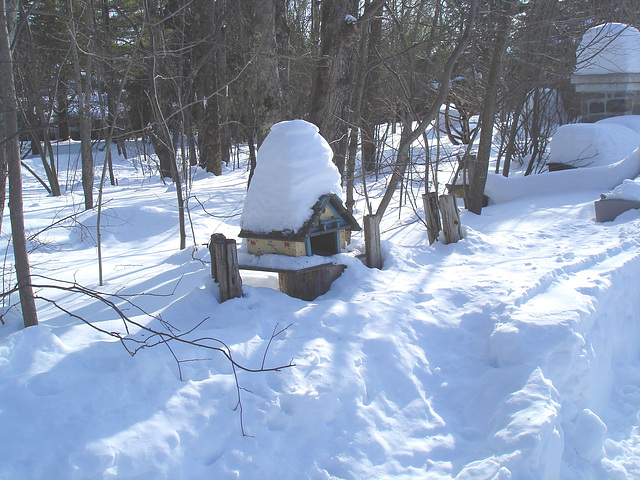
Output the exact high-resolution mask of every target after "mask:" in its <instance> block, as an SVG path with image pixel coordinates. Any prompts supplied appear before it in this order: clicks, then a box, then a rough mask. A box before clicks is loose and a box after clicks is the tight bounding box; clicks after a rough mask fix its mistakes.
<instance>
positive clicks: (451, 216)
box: [440, 195, 462, 245]
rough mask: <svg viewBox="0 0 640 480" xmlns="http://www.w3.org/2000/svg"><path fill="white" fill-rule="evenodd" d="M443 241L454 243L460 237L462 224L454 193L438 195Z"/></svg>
mask: <svg viewBox="0 0 640 480" xmlns="http://www.w3.org/2000/svg"><path fill="white" fill-rule="evenodd" d="M440 211H441V213H442V231H443V234H444V243H445V245H446V244H448V243H455V242H457V241H458V240H460V239H461V238H462V225H461V223H460V213H459V212H458V204H457V203H456V197H455V195H440Z"/></svg>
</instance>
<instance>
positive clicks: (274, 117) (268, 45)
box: [251, 0, 290, 146]
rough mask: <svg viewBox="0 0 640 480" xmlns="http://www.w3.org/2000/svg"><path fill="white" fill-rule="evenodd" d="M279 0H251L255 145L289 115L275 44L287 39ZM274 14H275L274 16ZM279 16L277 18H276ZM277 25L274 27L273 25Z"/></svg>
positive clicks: (284, 74) (281, 70) (279, 47)
mask: <svg viewBox="0 0 640 480" xmlns="http://www.w3.org/2000/svg"><path fill="white" fill-rule="evenodd" d="M280 1H281V0H251V31H252V34H253V51H254V52H255V55H256V57H255V69H254V71H255V78H256V93H255V96H256V101H255V109H256V126H257V134H258V146H260V145H261V144H262V140H264V138H265V137H266V136H267V134H268V133H269V130H270V129H271V127H272V126H273V125H274V124H275V123H277V122H280V121H283V120H287V119H289V117H290V111H289V108H288V106H287V105H288V102H287V98H289V93H288V92H287V93H284V92H283V83H284V84H285V85H286V84H288V82H286V81H284V79H283V78H281V77H282V76H285V77H286V72H284V69H281V66H282V64H281V62H280V61H279V59H278V53H279V52H280V51H282V48H281V45H279V44H278V34H277V32H279V37H280V40H281V41H282V40H283V39H287V40H288V34H286V29H285V28H284V27H283V22H284V23H285V24H286V22H285V19H284V18H283V15H284V6H282V5H280V6H279V7H278V8H277V7H276V4H277V3H279V2H280ZM276 14H278V15H276ZM277 17H280V18H277ZM276 25H278V27H276Z"/></svg>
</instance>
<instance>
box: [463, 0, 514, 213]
mask: <svg viewBox="0 0 640 480" xmlns="http://www.w3.org/2000/svg"><path fill="white" fill-rule="evenodd" d="M514 5H515V0H503V1H502V8H501V13H500V18H499V19H498V24H497V25H496V32H495V34H496V36H495V45H494V49H493V54H492V57H491V65H490V67H489V75H488V78H487V86H486V90H485V95H484V105H483V107H482V110H481V112H480V128H481V130H480V143H479V145H478V154H477V155H478V156H477V162H476V167H475V170H474V175H473V178H471V182H470V185H469V194H468V196H467V198H466V202H465V203H466V205H467V209H468V210H469V211H470V212H473V213H475V214H477V215H480V213H481V212H482V205H483V202H484V187H485V185H486V183H487V173H488V171H489V156H490V155H491V144H492V141H493V124H494V121H495V116H496V111H497V102H498V89H499V83H500V79H501V77H502V60H503V57H504V53H505V51H506V49H507V42H508V40H509V32H510V31H511V22H512V16H511V13H512V11H513V8H514Z"/></svg>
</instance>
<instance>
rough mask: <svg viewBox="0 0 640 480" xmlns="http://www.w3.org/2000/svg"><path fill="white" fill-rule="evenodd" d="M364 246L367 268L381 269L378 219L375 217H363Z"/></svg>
mask: <svg viewBox="0 0 640 480" xmlns="http://www.w3.org/2000/svg"><path fill="white" fill-rule="evenodd" d="M364 246H365V250H366V255H367V267H369V268H378V269H380V268H382V265H383V262H382V246H381V245H380V218H379V217H378V216H376V215H365V217H364Z"/></svg>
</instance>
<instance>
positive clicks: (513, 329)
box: [0, 152, 640, 480]
mask: <svg viewBox="0 0 640 480" xmlns="http://www.w3.org/2000/svg"><path fill="white" fill-rule="evenodd" d="M114 153H115V152H114ZM73 158H74V157H73V155H71V158H70V164H73ZM135 166H137V170H136V169H135V168H134V165H133V164H132V163H131V162H128V161H125V160H124V159H122V158H120V159H119V165H118V167H117V176H118V179H119V185H118V186H114V187H111V186H109V187H107V189H106V200H107V202H108V203H107V204H106V208H105V213H106V214H107V216H106V219H105V222H104V223H105V224H106V225H105V226H104V227H103V228H104V230H105V231H106V234H105V235H106V240H105V244H104V255H105V257H106V260H105V278H106V281H107V284H106V285H105V286H104V287H98V286H97V285H96V283H97V263H96V253H95V242H94V240H93V239H94V237H95V235H94V230H95V213H93V212H86V213H78V215H77V216H76V217H74V218H73V220H69V221H66V222H62V223H61V224H60V225H59V226H58V227H57V228H53V229H49V230H47V231H46V232H43V233H41V234H40V235H38V236H37V237H36V238H34V242H33V246H34V248H35V247H37V248H35V250H34V251H33V252H32V263H33V268H34V272H35V273H36V274H38V275H44V276H47V277H52V278H55V279H58V280H66V281H74V280H75V281H77V282H78V283H79V284H82V285H85V286H87V287H91V288H94V289H97V290H101V291H104V292H112V293H116V292H117V293H118V294H120V295H121V296H122V295H133V296H132V297H126V300H129V301H130V302H131V303H126V302H124V299H123V298H120V299H115V300H116V302H117V304H118V305H119V306H120V307H121V309H122V310H123V311H124V312H125V313H126V314H127V315H128V316H129V317H130V318H132V319H133V320H135V321H137V322H139V323H140V324H143V325H147V326H148V327H151V328H154V329H163V328H165V329H166V328H167V325H171V326H172V327H171V328H172V329H173V331H179V332H181V333H184V332H187V331H189V330H190V329H191V328H193V327H195V326H196V325H197V324H198V323H199V322H201V321H202V320H204V319H206V320H205V321H204V323H203V324H202V325H201V326H200V327H199V328H198V329H197V330H195V331H194V332H193V333H191V334H188V336H189V337H190V338H204V337H214V338H217V339H220V340H223V341H224V342H225V343H226V344H227V345H229V347H230V349H231V351H232V353H233V356H234V359H235V360H236V361H237V362H239V363H241V364H244V365H246V366H249V367H251V368H256V367H260V365H261V364H262V362H263V356H264V352H265V350H266V349H267V346H268V347H269V348H268V355H267V356H266V361H265V366H267V367H274V366H278V365H286V364H287V363H288V362H289V361H290V360H291V359H293V362H294V363H295V367H292V368H288V369H284V370H282V371H280V372H269V373H248V372H242V371H240V372H238V380H239V382H240V385H241V387H242V389H241V390H239V391H238V390H237V389H236V385H235V382H234V376H233V374H232V370H231V369H230V366H229V363H228V362H227V361H226V360H225V359H224V358H223V357H222V355H220V354H219V353H218V352H215V351H210V350H203V349H195V348H191V347H189V346H188V345H181V344H177V343H173V344H172V351H170V350H169V349H168V348H167V347H166V346H163V345H159V346H157V347H154V348H150V349H146V350H142V351H140V352H139V353H138V354H137V355H135V356H133V357H132V356H130V355H129V354H128V353H127V352H126V351H125V350H124V349H123V347H122V345H121V344H120V342H118V341H117V340H115V339H114V338H111V337H108V336H106V335H104V334H102V333H99V332H97V331H95V330H94V329H91V328H90V327H88V326H87V325H85V324H83V323H82V322H81V321H79V320H78V318H75V317H72V316H70V315H68V314H65V313H62V312H61V311H60V310H58V309H56V308H55V306H54V305H53V304H51V303H46V302H44V301H40V303H39V313H40V321H41V324H40V325H39V326H37V327H31V328H29V329H26V330H25V329H21V328H20V322H21V319H20V318H19V314H18V310H17V308H16V307H15V306H13V307H11V308H9V309H8V311H6V313H5V314H4V316H3V318H4V321H5V322H6V325H4V326H0V398H1V399H2V401H1V402H0V425H2V428H1V429H0V445H2V448H0V479H3V480H4V479H17V478H32V479H40V478H42V479H45V478H46V479H105V478H118V479H134V478H135V479H161V478H166V479H189V480H192V479H211V478H215V479H231V478H242V479H269V478H281V479H371V478H376V479H383V478H394V479H396V478H406V479H452V478H456V479H459V480H462V479H474V480H476V479H487V480H489V479H495V480H498V479H500V480H505V479H531V480H534V479H536V480H538V479H604V478H607V479H618V478H619V479H624V478H636V477H639V476H640V460H639V459H640V451H639V447H638V441H639V440H640V433H639V432H638V412H639V410H640V373H639V372H640V369H639V368H638V367H639V366H640V365H639V363H640V362H639V355H638V354H639V353H640V352H639V349H640V342H639V341H638V340H639V339H640V331H639V322H638V320H639V318H638V313H637V312H638V311H640V300H639V299H638V296H637V291H638V284H639V281H638V280H637V272H638V268H640V248H639V247H640V239H639V238H638V234H637V232H638V229H639V227H640V213H639V212H635V211H632V212H627V213H625V214H623V215H622V216H621V217H619V218H618V219H617V220H616V221H615V222H610V223H608V224H596V223H594V211H593V200H595V199H597V198H598V197H599V194H600V193H602V192H601V191H600V189H599V187H598V186H597V185H596V186H595V187H593V188H591V189H589V188H582V189H577V190H575V191H564V192H563V191H558V190H555V189H553V188H550V189H548V190H547V193H546V194H538V195H535V194H531V195H528V196H524V197H522V196H518V195H515V194H511V195H505V198H504V199H503V200H502V201H501V202H500V203H497V204H495V205H492V206H490V207H488V208H486V209H484V210H483V215H482V216H480V217H478V216H474V215H472V214H469V213H467V212H464V211H463V212H462V221H463V224H464V226H465V228H466V231H467V236H466V238H465V239H464V240H462V241H461V242H459V243H457V244H451V245H446V246H445V245H442V244H440V243H436V244H434V245H432V246H429V245H428V242H427V237H426V230H425V228H424V227H423V226H422V224H421V223H419V222H412V221H411V220H412V219H413V213H412V212H411V209H409V208H406V207H405V208H404V209H403V210H402V211H401V212H398V211H395V212H391V213H390V214H389V215H388V216H387V219H386V220H385V221H386V223H385V224H384V225H383V234H382V237H383V240H384V245H383V246H384V249H385V266H384V268H383V269H382V270H369V269H367V268H366V267H364V266H363V265H362V264H361V263H359V261H358V260H355V259H347V260H346V261H347V262H348V268H347V270H346V271H345V273H344V274H343V276H342V277H341V278H340V279H338V280H337V281H336V282H335V283H334V284H333V287H332V289H331V290H330V291H329V292H328V293H327V294H325V295H323V296H322V297H320V298H318V299H317V300H315V301H313V302H305V301H301V300H297V299H293V298H290V297H287V296H285V295H283V294H281V293H279V292H277V291H275V290H273V289H270V288H264V286H263V285H268V284H270V283H271V282H272V281H271V280H269V279H268V278H266V277H265V278H261V277H255V276H254V277H251V281H250V282H249V281H248V280H247V279H248V278H249V275H247V277H245V286H244V296H243V298H239V299H234V300H231V301H228V302H225V303H224V304H219V303H218V301H217V292H216V288H215V285H214V284H213V282H212V280H211V278H210V276H209V265H208V263H207V262H208V260H209V255H208V252H207V250H206V248H204V247H203V246H202V244H203V243H206V241H207V240H208V237H209V235H210V234H211V233H213V232H220V233H224V234H225V235H228V236H230V237H232V236H235V235H237V233H238V232H239V221H240V212H241V211H242V205H243V199H244V195H245V185H246V172H245V171H244V168H240V169H238V170H235V171H231V170H229V171H227V172H225V174H224V175H223V176H222V177H219V178H215V177H211V176H208V175H205V174H204V172H201V171H196V173H195V178H194V181H193V186H192V190H191V194H192V195H193V196H195V197H197V199H198V201H195V199H192V200H191V207H192V209H191V215H192V218H193V233H194V235H195V241H193V239H192V243H194V244H195V245H196V246H197V248H194V247H191V248H188V249H186V250H185V251H182V252H180V251H178V239H177V232H178V227H177V210H176V208H175V191H174V190H173V188H172V187H171V186H165V185H163V184H162V183H161V182H160V181H159V180H158V179H157V178H155V177H151V176H149V175H148V174H146V173H145V172H146V170H145V172H143V171H142V169H141V168H142V165H141V164H138V163H136V165H135ZM549 175H552V174H549ZM61 177H62V175H61ZM549 178H551V177H549ZM540 181H541V182H542V181H543V180H540ZM550 181H551V180H550ZM25 182H26V192H25V194H26V203H25V208H26V211H27V219H28V220H27V222H28V225H29V231H28V234H32V233H35V232H36V231H38V230H40V229H43V228H45V227H46V226H47V225H49V224H50V223H51V221H52V219H55V218H63V217H66V216H67V215H70V214H72V213H73V212H77V211H78V207H74V206H73V205H74V204H76V205H77V204H79V199H78V197H76V196H75V194H73V193H67V194H66V195H65V196H64V197H62V198H58V199H53V198H50V197H47V196H46V195H45V193H44V192H43V191H42V189H41V187H39V186H38V185H37V184H36V183H35V182H34V181H33V180H32V179H31V178H29V177H25ZM73 185H74V179H73V178H71V179H70V181H69V186H70V187H71V186H73ZM75 188H76V190H78V191H79V192H80V191H81V189H80V188H78V187H77V186H76V187H75ZM505 188H509V187H505ZM515 188H516V189H517V188H518V187H515ZM359 201H360V202H362V199H360V200H359ZM200 205H202V206H203V207H204V208H203V207H201V206H200ZM359 205H360V209H362V203H359ZM358 215H359V216H361V215H362V210H360V211H359V212H358ZM399 217H400V220H398V218H399ZM3 227H4V229H5V232H6V230H7V228H8V221H7V219H6V218H5V222H4V224H3ZM5 232H3V233H5ZM3 241H4V242H5V244H6V241H7V239H6V233H5V237H3ZM354 243H355V246H356V247H357V248H362V239H361V237H356V238H355V239H354ZM9 254H10V252H9ZM9 256H10V255H9ZM7 274H8V273H7V272H6V273H5V275H7ZM39 281H40V283H43V284H44V283H46V284H53V283H55V282H54V281H53V280H42V279H41V280H39ZM248 283H251V284H248ZM39 292H40V295H41V296H43V297H48V298H50V299H52V300H55V301H56V302H58V303H59V304H60V305H62V306H64V308H66V309H68V310H69V311H71V312H73V314H75V315H78V316H81V317H83V318H84V319H86V320H88V321H91V322H93V323H94V324H95V325H96V326H99V327H100V328H102V329H105V330H107V331H119V332H123V331H124V330H123V324H122V321H121V320H120V319H119V318H118V316H117V315H116V314H115V313H114V312H113V311H112V310H110V309H109V308H107V307H106V306H105V305H104V304H101V303H100V302H98V301H96V300H95V299H91V298H88V297H84V296H81V295H78V294H73V293H71V292H67V291H61V290H53V289H51V288H44V289H42V290H39ZM111 298H113V297H111ZM13 301H14V302H15V299H13ZM134 305H135V307H134ZM136 307H138V308H136ZM149 315H153V316H154V317H155V318H152V317H150V316H149ZM289 325H290V326H289ZM286 326H289V328H288V329H286V330H285V331H284V332H282V333H281V334H280V335H278V336H277V337H275V338H274V339H273V341H272V342H271V344H270V345H268V343H269V340H270V338H271V336H272V334H273V332H274V329H275V330H280V329H282V328H284V327H286ZM145 335H147V334H145V333H144V332H142V331H140V329H139V328H132V330H131V332H130V334H129V338H135V339H138V340H142V339H144V338H145ZM212 344H213V345H217V346H219V344H217V343H215V342H213V343H212ZM174 355H175V357H177V358H178V359H180V360H183V362H182V363H180V364H179V366H178V364H177V363H176V360H175V358H174ZM187 360H189V361H187ZM180 374H181V375H182V380H181V379H180ZM238 393H239V394H240V398H241V401H242V403H241V406H242V412H240V410H239V408H237V407H238V406H239V405H238ZM241 421H242V426H241ZM242 427H243V428H244V431H245V433H246V434H247V436H243V435H242Z"/></svg>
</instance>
